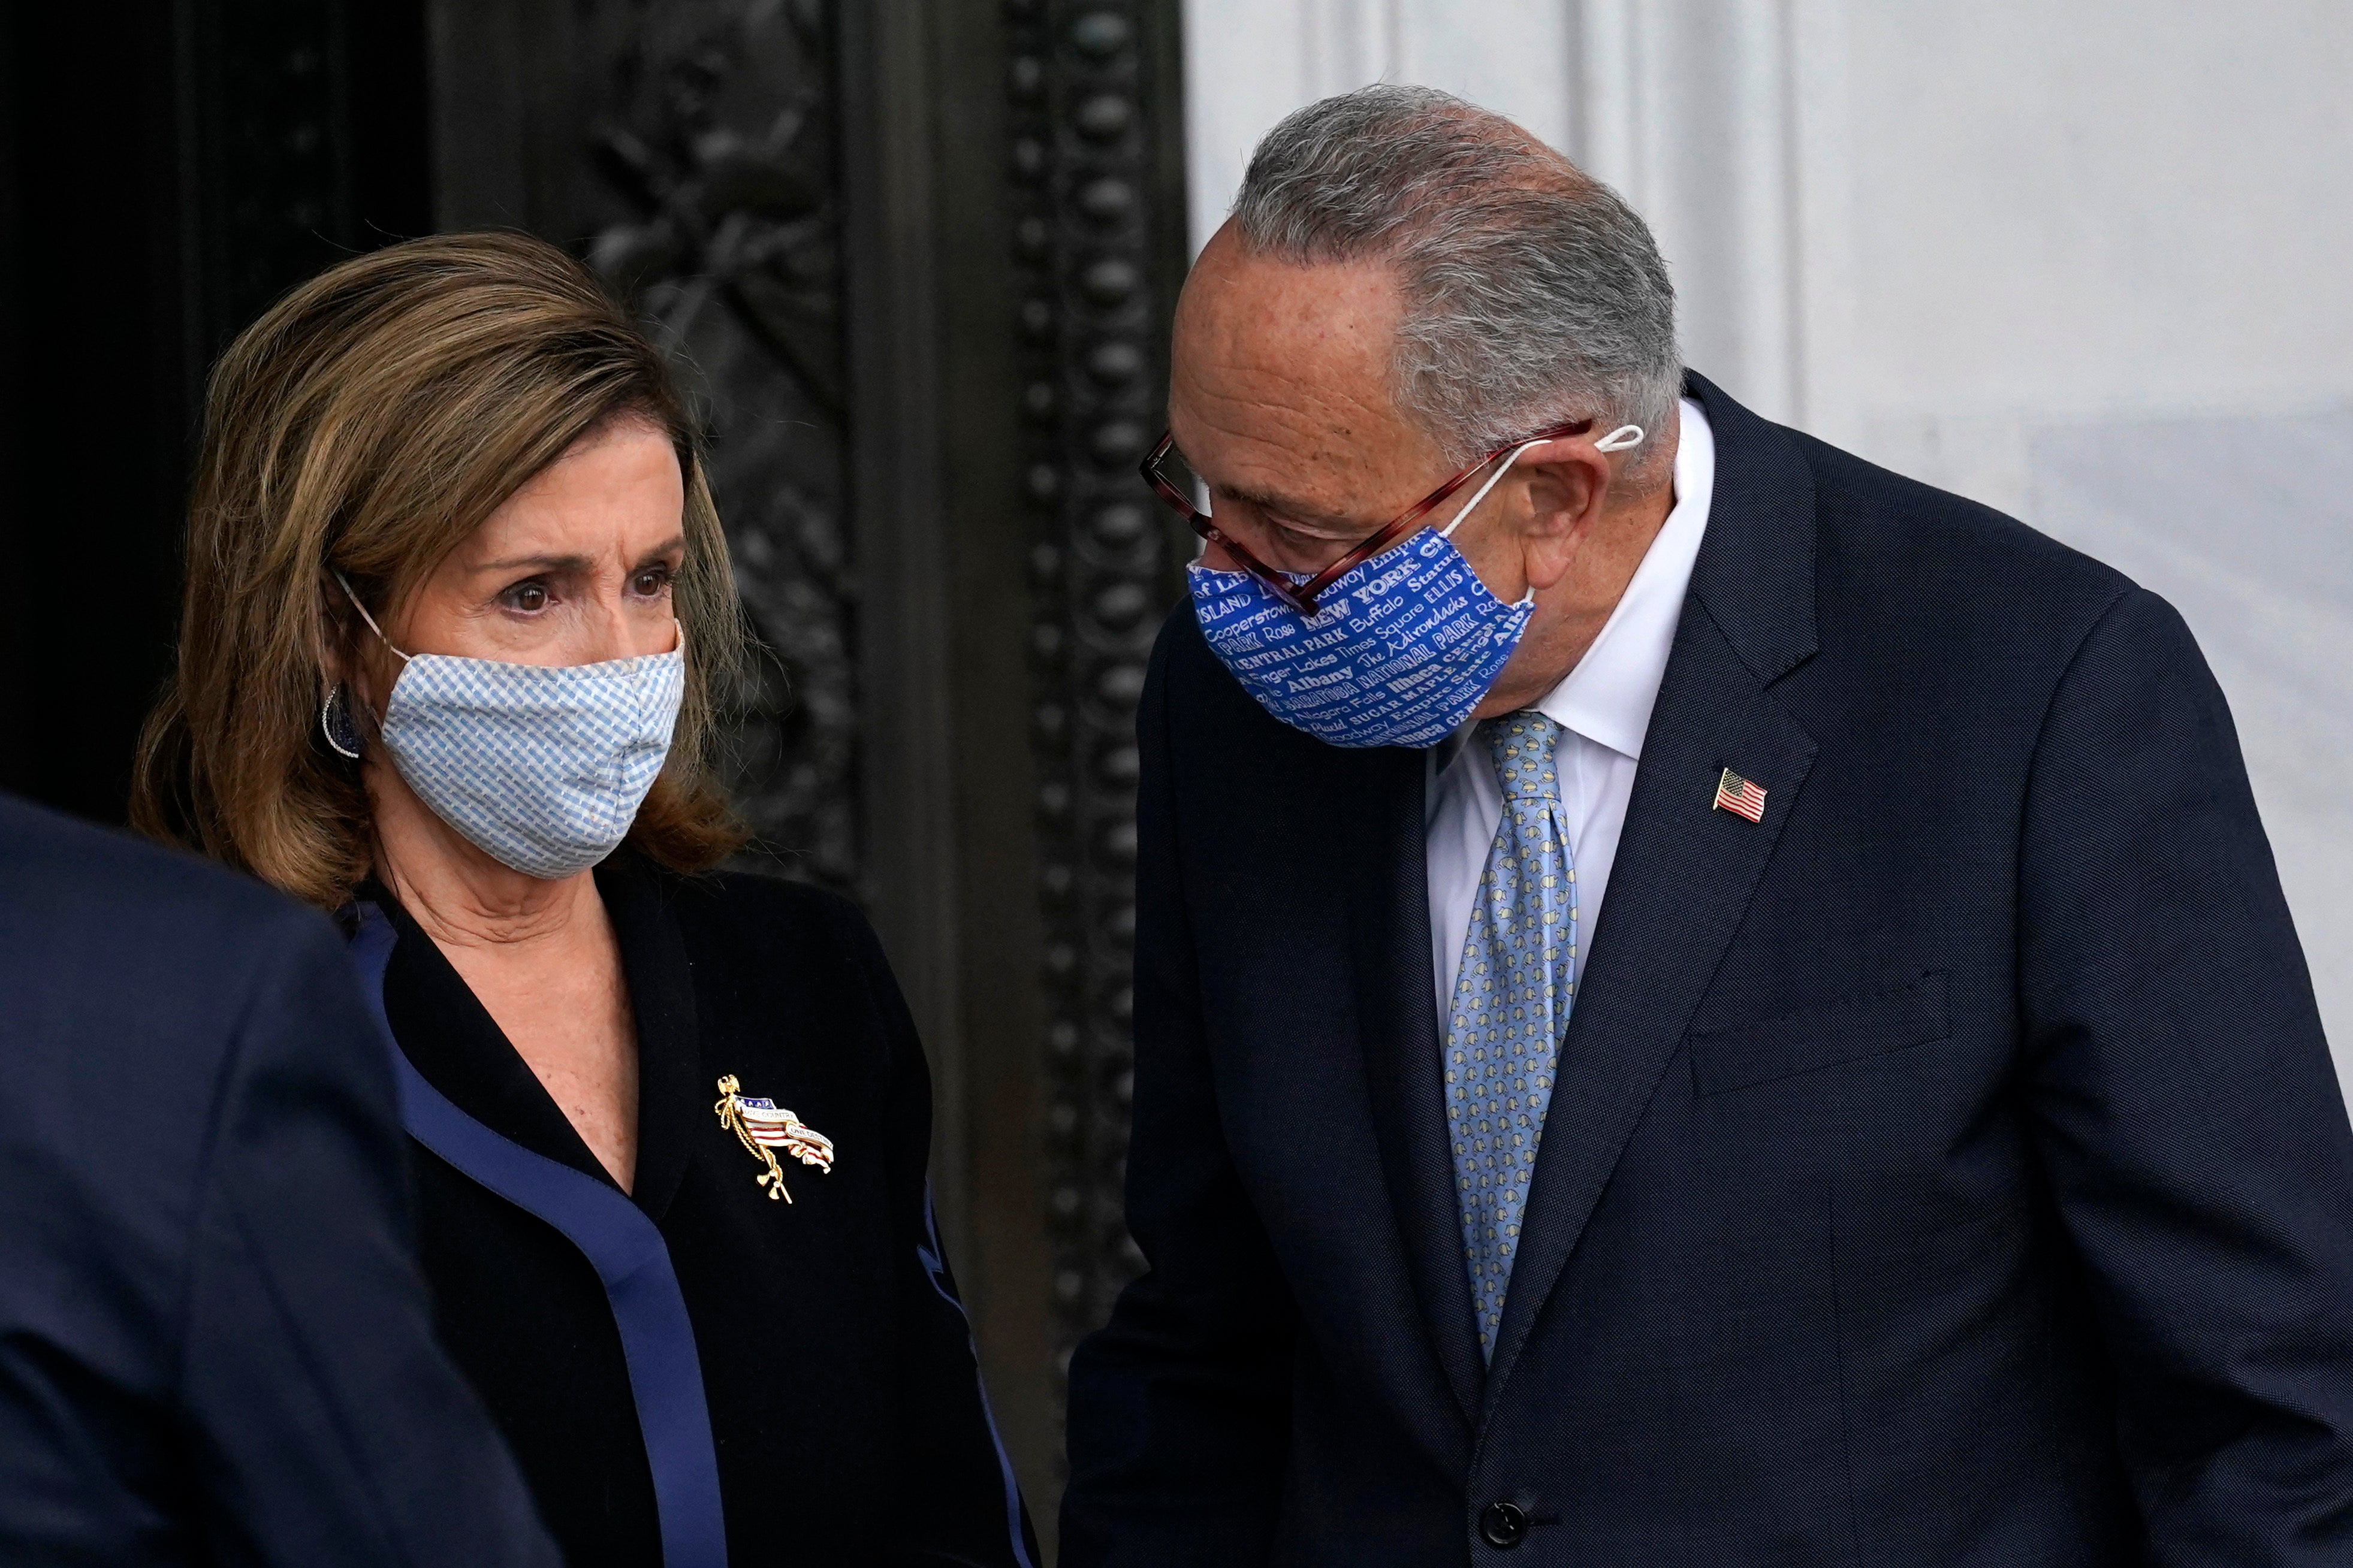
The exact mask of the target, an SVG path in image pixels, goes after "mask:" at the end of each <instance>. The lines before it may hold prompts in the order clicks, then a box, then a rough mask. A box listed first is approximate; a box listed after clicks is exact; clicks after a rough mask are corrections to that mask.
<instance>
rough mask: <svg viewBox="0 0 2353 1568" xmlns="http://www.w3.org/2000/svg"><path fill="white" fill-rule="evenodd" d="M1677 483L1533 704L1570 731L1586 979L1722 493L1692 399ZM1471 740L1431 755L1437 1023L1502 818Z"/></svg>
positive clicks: (1686, 402) (1570, 806)
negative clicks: (1612, 590)
mask: <svg viewBox="0 0 2353 1568" xmlns="http://www.w3.org/2000/svg"><path fill="white" fill-rule="evenodd" d="M1674 483H1675V492H1674V493H1675V504H1674V509H1673V510H1672V511H1670V512H1668V513H1667V521H1666V522H1665V524H1664V525H1663V526H1662V527H1661V528H1660V530H1659V534H1658V537H1657V538H1655V539H1653V540H1652V541H1651V548H1650V550H1649V551H1648V552H1645V553H1644V554H1643V556H1642V563H1641V565H1640V566H1638V567H1636V568H1635V569H1634V576H1633V579H1632V580H1631V581H1630V582H1629V583H1628V584H1626V592H1625V594H1624V595H1623V596H1622V597H1620V599H1619V601H1618V607H1617V608H1616V609H1614V610H1612V611H1610V612H1609V621H1608V622H1607V623H1605V624H1604V625H1603V626H1602V628H1601V635H1600V636H1599V637H1596V638H1594V639H1593V646H1592V647H1589V648H1588V649H1586V650H1585V657H1584V658H1580V659H1578V660H1577V668H1574V669H1572V670H1570V671H1569V672H1568V676H1567V679H1564V680H1563V681H1562V682H1561V683H1560V684H1559V685H1558V686H1556V687H1554V688H1553V689H1552V690H1551V692H1550V693H1548V694H1547V695H1546V697H1545V699H1544V700H1543V701H1541V702H1539V703H1537V704H1536V705H1535V706H1536V710H1537V711H1538V712H1540V713H1543V714H1544V715H1545V716H1546V717H1547V718H1549V719H1553V720H1556V721H1558V722H1559V724H1560V726H1561V728H1562V729H1563V730H1565V731H1567V733H1566V734H1564V735H1562V736H1561V738H1560V746H1559V749H1558V750H1557V751H1556V752H1555V753H1554V762H1555V763H1556V770H1557V772H1558V773H1559V774H1560V804H1561V807H1562V811H1563V814H1564V815H1565V816H1567V819H1568V834H1569V845H1568V848H1569V859H1570V864H1572V865H1573V866H1575V867H1576V868H1577V931H1576V935H1575V938H1574V940H1575V941H1576V942H1577V973H1582V972H1583V970H1584V968H1585V952H1586V944H1587V943H1588V942H1590V941H1591V940H1592V932H1593V929H1594V922H1595V921H1598V920H1599V919H1600V917H1601V898H1602V895H1603V894H1604V893H1605V892H1607V891H1608V890H1609V867H1610V863H1611V862H1612V861H1613V860H1615V859H1616V858H1618V835H1619V833H1620V831H1621V830H1622V829H1623V828H1624V827H1625V826H1626V802H1627V799H1628V797H1630V795H1632V794H1633V793H1634V769H1635V766H1636V764H1637V763H1640V762H1641V756H1642V734H1643V731H1646V730H1648V729H1649V728H1650V727H1651V705H1652V704H1653V703H1655V702H1656V701H1657V700H1658V698H1659V681H1660V679H1661V678H1662V677H1663V676H1664V675H1665V674H1666V672H1667V652H1668V650H1669V649H1670V648H1671V647H1673V645H1674V640H1675V622H1676V620H1677V619H1678V618H1679V617H1680V616H1682V614H1683V591H1684V590H1685V589H1686V588H1688V587H1689V586H1690V585H1691V574H1692V563H1693V562H1694V561H1695V560H1697V559H1698V558H1699V542H1700V538H1701V536H1702V535H1704V533H1705V532H1706V531H1707V507H1708V500H1709V498H1710V496H1711V495H1712V494H1713V492H1714V490H1715V434H1714V433H1713V432H1712V431H1710V430H1709V429H1708V427H1707V416H1706V415H1704V414H1703V413H1701V412H1700V406H1699V405H1698V404H1696V403H1694V402H1693V401H1692V400H1691V399H1690V398H1688V397H1686V398H1684V399H1683V432H1682V437H1681V444H1680V445H1679V446H1678V447H1676V449H1675V480H1674ZM1476 730H1477V726H1476V724H1465V725H1464V726H1463V727H1462V728H1461V730H1458V731H1455V732H1454V734H1453V735H1451V736H1450V737H1448V739H1447V740H1446V741H1445V742H1442V743H1440V745H1438V746H1436V747H1433V748H1432V749H1431V751H1430V763H1429V765H1430V773H1431V777H1430V790H1429V793H1428V796H1427V798H1428V801H1429V812H1428V816H1427V819H1426V826H1427V832H1428V837H1429V855H1428V860H1429V874H1430V960H1431V966H1432V967H1431V973H1434V974H1435V975H1436V976H1437V979H1438V1016H1439V1017H1440V1019H1443V1018H1445V1017H1446V1016H1447V1009H1448V1008H1449V1007H1450V1006H1451V1005H1452V1002H1453V996H1454V972H1455V969H1456V967H1457V966H1458V965H1459V964H1460V963H1461V962H1462V943H1463V942H1464V940H1465V939H1466V938H1467V937H1468V936H1469V935H1470V931H1471V908H1472V901H1473V900H1476V899H1477V898H1478V896H1479V879H1480V877H1481V875H1482V874H1483V873H1484V872H1485V870H1486V868H1487V852H1488V850H1489V849H1491V848H1492V847H1493V846H1494V842H1495V828H1496V826H1497V825H1499V824H1500V823H1501V822H1502V821H1503V819H1504V789H1503V785H1502V784H1498V783H1497V782H1496V779H1495V763H1494V759H1493V757H1492V756H1490V755H1489V754H1488V751H1487V748H1486V747H1485V746H1484V745H1482V744H1480V743H1479V742H1478V741H1477V737H1476Z"/></svg>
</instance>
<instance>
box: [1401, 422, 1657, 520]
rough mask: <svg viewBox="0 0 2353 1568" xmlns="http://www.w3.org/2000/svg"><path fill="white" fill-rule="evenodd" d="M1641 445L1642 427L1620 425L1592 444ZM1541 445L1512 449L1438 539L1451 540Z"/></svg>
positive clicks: (1605, 448)
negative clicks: (1524, 457)
mask: <svg viewBox="0 0 2353 1568" xmlns="http://www.w3.org/2000/svg"><path fill="white" fill-rule="evenodd" d="M1641 444H1642V427H1641V426H1640V425H1620V426H1618V428H1616V429H1615V430H1612V431H1611V432H1609V435H1607V436H1604V437H1601V439H1600V440H1599V441H1596V442H1595V443H1593V449H1594V450H1595V451H1597V452H1624V451H1629V450H1631V449H1632V448H1633V447H1639V446H1641ZM1543 445H1544V442H1543V441H1529V442H1526V443H1525V444H1523V445H1521V446H1519V447H1514V448H1513V449H1512V455H1511V456H1510V457H1508V458H1504V463H1503V466H1502V467H1501V468H1497V469H1496V470H1495V471H1494V472H1493V474H1491V475H1489V476H1488V477H1487V482H1486V483H1485V484H1483V485H1481V486H1480V487H1479V489H1478V493H1477V494H1475V495H1473V496H1472V498H1471V499H1470V500H1467V501H1465V502H1464V503H1463V505H1462V510H1461V511H1458V512H1456V513H1455V514H1454V521H1452V522H1450V523H1448V524H1447V525H1446V526H1445V527H1444V528H1441V529H1440V530H1439V531H1438V537H1439V538H1440V539H1451V538H1453V537H1454V531H1455V530H1456V529H1458V528H1460V527H1461V526H1462V520H1463V519H1464V518H1466V517H1469V516H1470V515H1471V509H1472V507H1475V506H1477V505H1478V504H1479V503H1480V502H1481V501H1482V500H1486V499H1487V492H1488V491H1489V490H1492V489H1494V488H1495V486H1496V483H1497V482H1498V481H1499V480H1501V479H1503V477H1504V475H1505V474H1508V473H1510V472H1511V471H1512V465H1513V464H1514V463H1516V462H1518V461H1519V460H1520V458H1521V456H1522V454H1524V453H1525V452H1526V451H1527V450H1528V448H1529V447H1541V446H1543Z"/></svg>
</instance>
